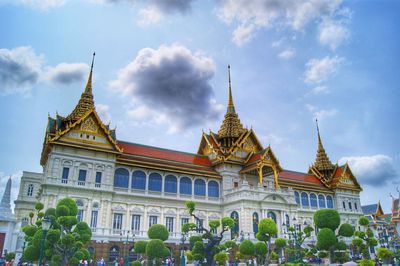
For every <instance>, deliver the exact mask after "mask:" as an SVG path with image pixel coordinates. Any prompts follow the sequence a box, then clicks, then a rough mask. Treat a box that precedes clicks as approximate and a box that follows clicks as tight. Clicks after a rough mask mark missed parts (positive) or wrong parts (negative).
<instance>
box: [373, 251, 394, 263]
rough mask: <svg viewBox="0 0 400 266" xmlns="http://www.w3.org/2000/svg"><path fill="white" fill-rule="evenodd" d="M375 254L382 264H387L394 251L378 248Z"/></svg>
mask: <svg viewBox="0 0 400 266" xmlns="http://www.w3.org/2000/svg"><path fill="white" fill-rule="evenodd" d="M376 255H377V256H378V258H380V259H382V260H383V263H384V264H389V263H390V259H391V258H393V256H394V253H393V251H391V250H389V249H387V248H378V251H377V253H376Z"/></svg>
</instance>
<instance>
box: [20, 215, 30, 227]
mask: <svg viewBox="0 0 400 266" xmlns="http://www.w3.org/2000/svg"><path fill="white" fill-rule="evenodd" d="M28 223H29V219H28V217H24V218H22V221H21V228H22V227H24V226H25V225H27V224H28Z"/></svg>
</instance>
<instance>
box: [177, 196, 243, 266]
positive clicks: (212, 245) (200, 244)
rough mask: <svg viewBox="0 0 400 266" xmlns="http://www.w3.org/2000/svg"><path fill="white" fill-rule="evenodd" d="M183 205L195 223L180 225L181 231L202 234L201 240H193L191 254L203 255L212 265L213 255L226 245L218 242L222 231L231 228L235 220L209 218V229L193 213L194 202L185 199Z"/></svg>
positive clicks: (194, 255) (200, 256) (197, 256)
mask: <svg viewBox="0 0 400 266" xmlns="http://www.w3.org/2000/svg"><path fill="white" fill-rule="evenodd" d="M185 205H186V209H187V210H188V212H189V214H190V215H191V216H192V217H193V218H194V219H195V220H196V222H197V223H196V224H194V223H187V224H184V225H183V226H182V233H184V234H187V233H188V232H190V231H194V232H198V233H201V234H202V235H201V241H200V240H199V239H198V238H197V239H196V241H194V242H193V243H194V244H193V248H192V255H193V257H194V259H202V258H204V257H205V258H206V260H207V264H208V265H212V264H213V263H214V255H215V254H217V253H219V252H221V251H223V250H224V249H226V247H225V246H224V245H220V243H221V240H222V237H223V235H224V233H225V232H226V231H228V230H230V229H231V228H233V226H234V225H235V221H234V220H233V219H232V218H230V217H223V218H222V219H220V220H209V222H208V226H209V228H210V229H207V228H205V227H204V226H203V224H202V221H201V219H200V218H199V217H198V216H197V215H196V214H195V213H194V212H195V208H196V204H195V203H194V202H193V201H187V202H186V204H185ZM218 228H220V232H219V233H217V230H218ZM193 240H194V239H193ZM189 241H190V239H189ZM191 245H192V242H191Z"/></svg>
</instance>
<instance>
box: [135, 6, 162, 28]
mask: <svg viewBox="0 0 400 266" xmlns="http://www.w3.org/2000/svg"><path fill="white" fill-rule="evenodd" d="M163 17H164V16H163V14H162V13H161V11H160V10H159V9H157V8H154V7H147V8H143V9H141V10H139V20H138V25H139V26H142V27H145V26H149V25H152V24H157V23H159V22H160V21H161V20H162V19H163Z"/></svg>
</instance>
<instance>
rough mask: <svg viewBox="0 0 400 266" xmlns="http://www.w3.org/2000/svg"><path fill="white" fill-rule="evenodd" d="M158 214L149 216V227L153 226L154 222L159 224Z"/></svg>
mask: <svg viewBox="0 0 400 266" xmlns="http://www.w3.org/2000/svg"><path fill="white" fill-rule="evenodd" d="M157 218H158V217H157V216H154V215H150V216H149V227H150V226H152V225H153V224H157Z"/></svg>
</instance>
